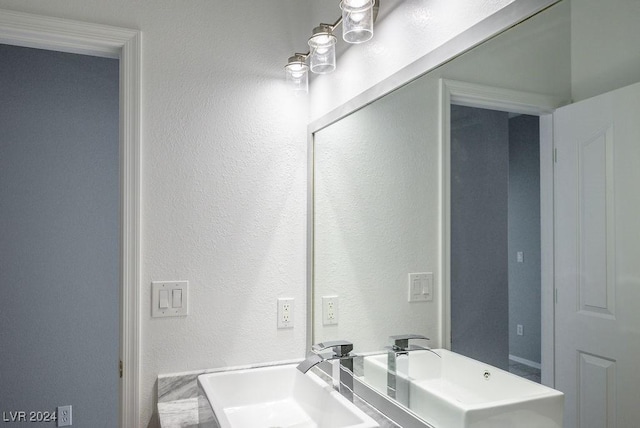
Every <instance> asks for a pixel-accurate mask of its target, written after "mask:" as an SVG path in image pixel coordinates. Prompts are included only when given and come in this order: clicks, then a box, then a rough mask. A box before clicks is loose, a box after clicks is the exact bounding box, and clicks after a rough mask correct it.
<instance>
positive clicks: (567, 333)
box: [554, 84, 640, 428]
mask: <svg viewBox="0 0 640 428" xmlns="http://www.w3.org/2000/svg"><path fill="white" fill-rule="evenodd" d="M554 133H555V135H554V140H555V145H556V148H557V160H556V164H555V177H554V183H555V184H554V185H555V233H556V234H555V237H556V242H555V248H556V252H555V270H556V272H555V284H556V288H557V290H556V291H557V303H556V324H555V325H556V384H555V386H556V388H557V389H559V390H561V391H563V392H564V393H565V394H566V395H565V400H566V401H565V422H564V427H565V428H575V427H580V428H591V427H594V428H603V427H607V428H608V427H619V428H632V427H638V426H640V84H635V85H632V86H629V87H626V88H623V89H619V90H616V91H613V92H610V93H607V94H604V95H600V96H598V97H595V98H592V99H589V100H586V101H581V102H578V103H576V104H573V105H569V106H567V107H563V108H560V109H558V110H557V111H556V113H555V114H554Z"/></svg>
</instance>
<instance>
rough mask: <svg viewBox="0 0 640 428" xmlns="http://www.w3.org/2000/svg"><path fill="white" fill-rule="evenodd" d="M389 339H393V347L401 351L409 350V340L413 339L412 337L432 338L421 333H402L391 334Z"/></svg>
mask: <svg viewBox="0 0 640 428" xmlns="http://www.w3.org/2000/svg"><path fill="white" fill-rule="evenodd" d="M389 339H390V340H391V341H393V349H396V350H401V351H408V350H409V340H412V339H423V340H430V339H429V338H428V337H426V336H423V335H421V334H400V335H397V336H389Z"/></svg>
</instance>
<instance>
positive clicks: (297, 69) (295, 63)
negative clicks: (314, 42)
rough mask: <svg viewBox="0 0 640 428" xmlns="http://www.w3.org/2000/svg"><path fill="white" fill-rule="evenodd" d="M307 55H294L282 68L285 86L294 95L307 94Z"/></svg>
mask: <svg viewBox="0 0 640 428" xmlns="http://www.w3.org/2000/svg"><path fill="white" fill-rule="evenodd" d="M308 55H309V54H300V53H296V54H294V55H293V56H291V57H289V61H288V62H287V65H286V66H285V67H284V70H285V73H286V75H287V85H289V87H290V88H291V90H292V91H293V92H294V93H296V94H300V93H307V92H309V66H308V65H307V63H306V60H307V56H308Z"/></svg>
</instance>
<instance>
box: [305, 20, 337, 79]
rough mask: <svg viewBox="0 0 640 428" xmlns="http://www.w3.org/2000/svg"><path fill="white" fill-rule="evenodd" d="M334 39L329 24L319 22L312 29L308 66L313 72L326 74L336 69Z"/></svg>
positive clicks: (335, 39)
mask: <svg viewBox="0 0 640 428" xmlns="http://www.w3.org/2000/svg"><path fill="white" fill-rule="evenodd" d="M336 41H337V38H336V36H334V35H333V27H332V26H331V25H328V24H320V25H319V26H317V27H316V28H314V29H313V35H312V36H311V38H309V54H310V57H311V59H309V66H310V67H311V71H312V72H313V73H317V74H326V73H331V72H332V71H333V70H335V69H336Z"/></svg>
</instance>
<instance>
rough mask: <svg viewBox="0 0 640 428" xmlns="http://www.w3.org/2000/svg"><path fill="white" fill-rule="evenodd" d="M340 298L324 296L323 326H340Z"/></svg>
mask: <svg viewBox="0 0 640 428" xmlns="http://www.w3.org/2000/svg"><path fill="white" fill-rule="evenodd" d="M338 313H339V307H338V296H322V325H335V324H338Z"/></svg>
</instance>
